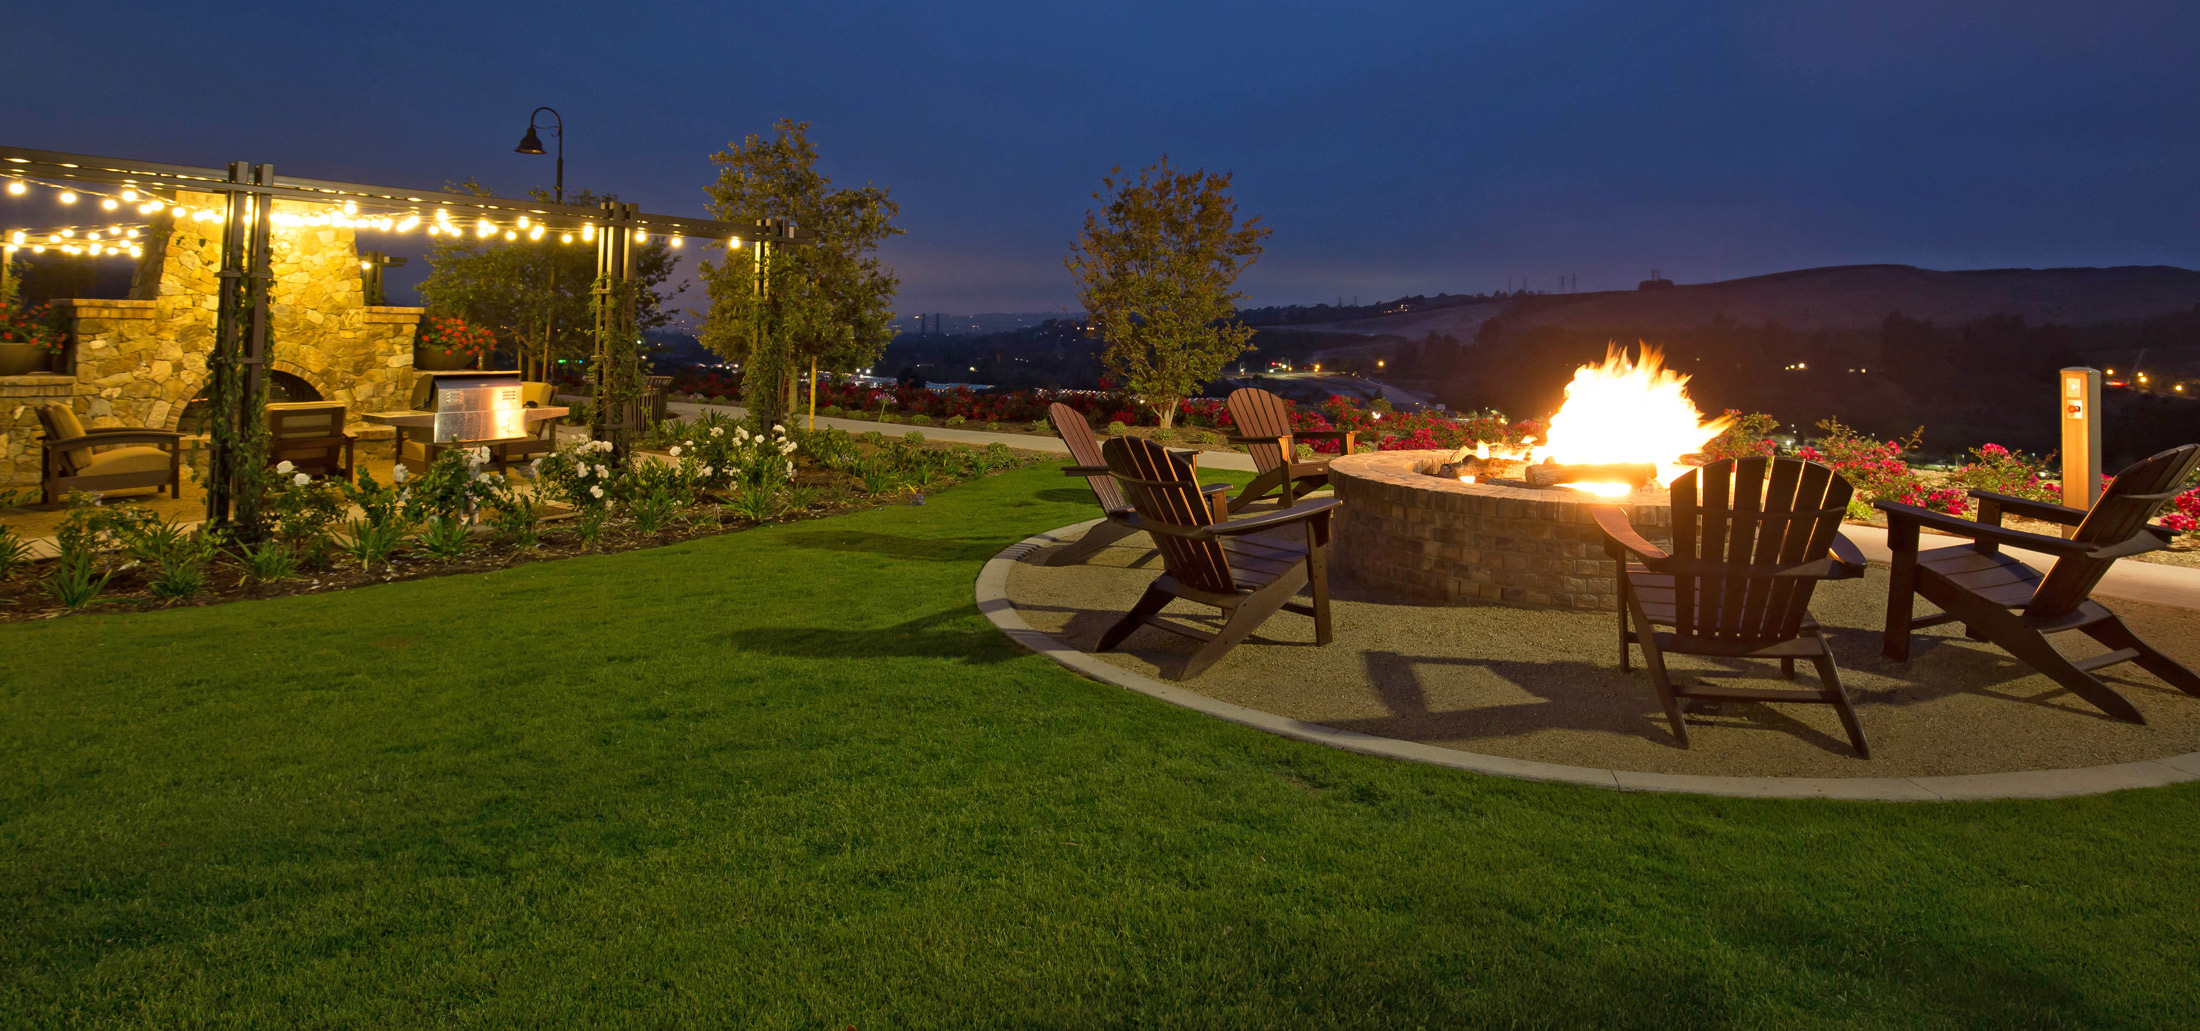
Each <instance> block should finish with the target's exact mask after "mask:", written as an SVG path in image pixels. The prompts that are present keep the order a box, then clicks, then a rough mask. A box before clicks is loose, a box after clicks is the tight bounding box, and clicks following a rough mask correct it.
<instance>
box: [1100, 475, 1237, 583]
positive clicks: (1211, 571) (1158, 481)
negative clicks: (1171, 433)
mask: <svg viewBox="0 0 2200 1031" xmlns="http://www.w3.org/2000/svg"><path fill="white" fill-rule="evenodd" d="M1101 451H1102V452H1103V453H1105V454H1106V455H1107V460H1108V469H1109V470H1110V471H1112V472H1113V473H1114V474H1115V479H1116V481H1117V482H1118V483H1120V484H1122V487H1123V493H1124V494H1125V495H1127V496H1128V497H1129V499H1130V507H1131V510H1132V511H1134V512H1137V513H1138V514H1139V515H1141V516H1144V517H1146V518H1148V519H1151V520H1153V521H1154V522H1157V523H1166V524H1168V525H1170V526H1210V525H1213V523H1214V522H1215V517H1214V512H1213V510H1212V509H1210V508H1209V507H1208V505H1207V499H1206V497H1205V495H1202V494H1201V493H1200V491H1199V484H1198V483H1196V482H1194V480H1193V474H1192V466H1191V463H1189V462H1186V461H1184V460H1183V459H1181V458H1178V457H1176V456H1175V455H1172V454H1170V453H1169V449H1167V448H1165V447H1162V446H1161V445H1159V444H1156V443H1154V442H1153V441H1150V440H1147V439H1145V438H1144V437H1114V438H1111V439H1109V441H1108V442H1107V443H1106V444H1105V445H1103V446H1102V448H1101ZM1153 539H1154V543H1155V544H1156V545H1158V546H1159V547H1160V549H1161V559H1162V562H1163V564H1164V565H1166V566H1167V567H1168V570H1169V575H1170V576H1173V577H1175V578H1176V579H1177V581H1178V582H1179V583H1182V584H1184V585H1185V586H1187V587H1196V588H1199V589H1200V590H1205V591H1216V592H1224V593H1227V592H1231V591H1235V590H1236V589H1237V577H1236V576H1235V575H1234V574H1233V573H1231V571H1230V559H1229V556H1228V555H1226V554H1224V553H1223V550H1222V546H1221V545H1220V544H1217V543H1216V542H1214V541H1193V540H1185V539H1184V538H1182V537H1177V536H1174V535H1171V534H1166V533H1156V534H1154V535H1153Z"/></svg>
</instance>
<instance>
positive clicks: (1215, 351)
mask: <svg viewBox="0 0 2200 1031" xmlns="http://www.w3.org/2000/svg"><path fill="white" fill-rule="evenodd" d="M1230 178H1231V177H1230V175H1229V174H1228V173H1223V174H1219V175H1213V174H1209V173H1207V172H1206V171H1205V170H1198V171H1191V172H1181V171H1178V170H1176V169H1174V168H1171V167H1170V166H1169V158H1168V155H1166V154H1164V155H1162V157H1161V160H1160V161H1159V162H1158V163H1156V164H1154V165H1151V166H1149V167H1147V168H1145V169H1144V170H1142V171H1140V172H1139V173H1138V177H1137V178H1136V179H1132V178H1130V177H1128V176H1125V175H1124V174H1123V169H1122V168H1121V167H1117V168H1115V169H1114V170H1112V171H1110V172H1109V173H1108V175H1107V176H1106V177H1105V178H1103V179H1101V180H1100V183H1101V189H1100V190H1098V191H1096V192H1094V193H1093V195H1092V198H1093V199H1094V200H1096V201H1100V202H1101V204H1102V206H1101V208H1100V210H1099V211H1097V212H1095V211H1087V212H1085V230H1084V232H1082V233H1080V234H1078V237H1077V242H1076V244H1075V245H1074V246H1073V248H1072V249H1071V251H1070V254H1069V256H1068V257H1066V258H1064V259H1062V264H1063V265H1064V266H1066V267H1067V268H1068V269H1069V271H1070V274H1071V275H1073V276H1075V277H1076V278H1077V296H1078V297H1079V299H1080V300H1082V301H1083V302H1084V305H1085V311H1086V312H1087V313H1088V314H1089V315H1090V317H1091V319H1092V322H1093V326H1094V328H1096V329H1097V330H1099V333H1100V337H1101V339H1103V340H1106V341H1107V349H1106V350H1105V351H1103V352H1102V353H1101V360H1102V361H1103V362H1104V363H1105V364H1106V365H1107V367H1108V369H1109V371H1111V372H1114V373H1115V374H1116V375H1117V376H1120V377H1122V379H1123V382H1124V385H1125V386H1126V387H1128V388H1129V389H1130V390H1131V392H1132V393H1134V394H1137V395H1138V396H1139V397H1140V398H1141V399H1142V400H1143V401H1144V403H1145V404H1146V405H1147V407H1150V408H1152V409H1153V410H1154V414H1155V415H1157V416H1159V417H1160V419H1161V425H1163V426H1171V425H1174V424H1175V422H1176V409H1177V405H1178V404H1179V403H1180V402H1182V401H1183V400H1184V399H1185V398H1187V397H1190V396H1191V395H1192V392H1193V391H1196V390H1198V389H1199V387H1200V385H1201V384H1203V383H1206V382H1207V381H1208V380H1211V379H1213V378H1215V376H1216V375H1217V374H1219V373H1220V372H1221V371H1222V366H1223V365H1224V364H1226V363H1227V362H1229V361H1230V359H1232V358H1235V357H1237V356H1238V354H1239V353H1241V352H1243V351H1244V350H1245V345H1246V341H1248V340H1250V339H1251V338H1252V336H1253V330H1252V327H1250V326H1246V325H1244V324H1242V323H1240V322H1238V321H1237V319H1236V314H1237V302H1238V301H1239V299H1241V298H1242V297H1243V296H1244V295H1242V294H1240V293H1238V292H1236V290H1234V289H1233V287H1234V286H1235V285H1236V283H1237V277H1238V274H1239V273H1241V272H1243V271H1244V270H1245V269H1246V267H1247V266H1249V265H1251V264H1252V263H1253V262H1254V261H1255V260H1257V259H1258V258H1259V257H1260V253H1261V240H1263V239H1265V238H1266V237H1267V236H1268V233H1269V230H1268V228H1267V227H1266V226H1263V225H1261V224H1260V218H1259V216H1254V217H1253V218H1249V219H1246V220H1245V221H1244V222H1243V223H1242V224H1241V223H1239V222H1238V217H1237V201H1236V200H1234V199H1232V198H1231V197H1230Z"/></svg>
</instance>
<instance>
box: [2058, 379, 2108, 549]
mask: <svg viewBox="0 0 2200 1031" xmlns="http://www.w3.org/2000/svg"><path fill="white" fill-rule="evenodd" d="M2061 393H2062V398H2061V400H2062V503H2063V504H2065V505H2068V506H2070V507H2071V508H2084V509H2090V508H2092V507H2093V503H2094V502H2095V501H2098V500H2100V497H2101V370H2099V369H2089V368H2085V367H2083V366H2077V367H2073V368H2068V369H2064V370H2062V391H2061ZM2075 529H2076V528H2075V527H2064V528H2063V536H2065V537H2068V536H2070V534H2071V533H2072V532H2073V531H2074V530H2075Z"/></svg>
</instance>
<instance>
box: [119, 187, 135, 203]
mask: <svg viewBox="0 0 2200 1031" xmlns="http://www.w3.org/2000/svg"><path fill="white" fill-rule="evenodd" d="M122 199H123V201H124V202H126V203H130V204H135V203H137V191H136V190H124V191H122Z"/></svg>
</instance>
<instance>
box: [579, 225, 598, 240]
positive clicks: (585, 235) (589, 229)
mask: <svg viewBox="0 0 2200 1031" xmlns="http://www.w3.org/2000/svg"><path fill="white" fill-rule="evenodd" d="M595 238H596V226H595V224H594V223H590V224H588V225H585V226H582V227H581V239H583V240H593V239H595Z"/></svg>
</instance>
